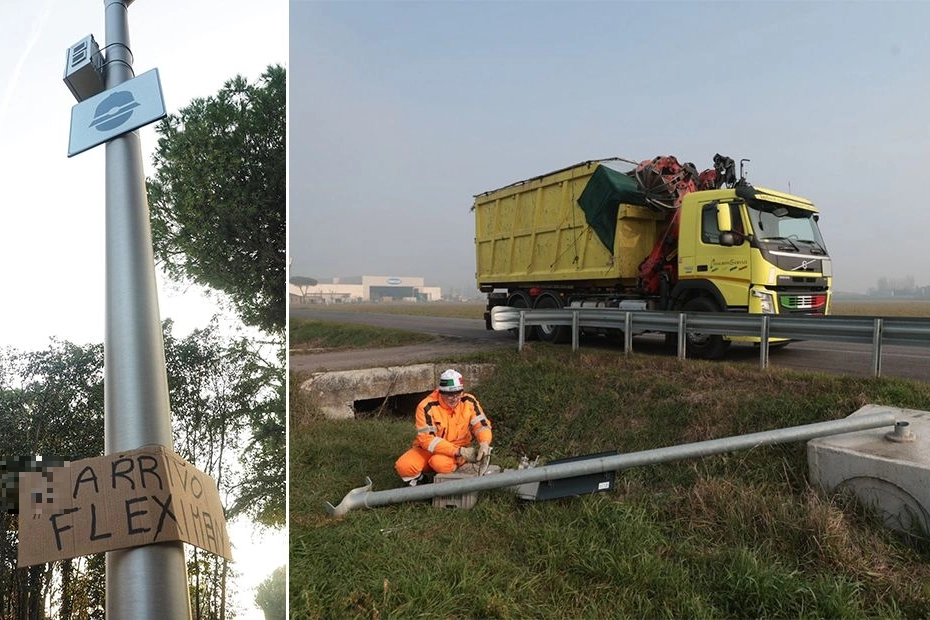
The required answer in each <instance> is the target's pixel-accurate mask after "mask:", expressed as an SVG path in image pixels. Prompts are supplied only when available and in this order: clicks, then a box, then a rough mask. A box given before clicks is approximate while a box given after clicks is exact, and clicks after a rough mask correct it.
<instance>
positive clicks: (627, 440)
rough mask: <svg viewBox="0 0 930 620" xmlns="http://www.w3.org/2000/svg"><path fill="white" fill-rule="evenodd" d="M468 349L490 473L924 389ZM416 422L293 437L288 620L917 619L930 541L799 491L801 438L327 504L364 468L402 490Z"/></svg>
mask: <svg viewBox="0 0 930 620" xmlns="http://www.w3.org/2000/svg"><path fill="white" fill-rule="evenodd" d="M468 361H484V362H490V363H494V364H496V367H497V371H496V372H495V373H494V374H493V375H492V376H491V377H489V378H488V379H487V380H485V381H484V382H483V383H482V384H481V385H479V386H476V387H475V388H474V390H473V391H474V392H475V394H476V395H477V396H478V398H479V399H480V400H481V402H482V404H483V405H484V407H485V409H486V411H487V413H488V415H489V417H490V418H491V419H492V421H493V422H494V430H495V442H494V443H495V453H494V457H495V459H494V460H495V462H496V463H497V464H498V465H501V466H503V467H513V466H514V465H515V464H516V463H517V460H518V459H519V457H520V456H521V455H527V456H529V457H530V458H534V457H535V456H537V455H541V456H542V457H543V458H544V459H550V460H551V459H555V458H559V457H562V456H568V455H578V454H589V453H594V452H599V451H604V450H618V451H620V452H629V451H636V450H642V449H648V448H654V447H661V446H666V445H671V444H675V443H682V442H692V441H699V440H703V439H709V438H716V437H723V436H727V435H736V434H740V433H747V432H754V431H759V430H765V429H770V428H778V427H784V426H793V425H798V424H805V423H810V422H816V421H821V420H828V419H838V418H842V417H845V416H846V415H848V414H849V413H851V412H852V411H854V410H856V409H857V408H859V407H860V406H861V405H863V404H865V403H878V404H888V405H895V406H900V407H906V408H915V409H924V408H926V407H927V403H928V402H930V386H928V385H927V384H923V383H916V382H908V381H902V380H894V379H885V378H880V379H874V378H859V377H835V376H826V375H813V374H799V373H796V372H792V371H787V370H782V369H777V368H770V369H768V370H767V371H764V372H762V371H759V370H758V369H756V368H755V366H754V365H740V364H734V363H728V362H722V363H721V362H717V363H704V362H699V361H686V362H679V361H678V360H675V359H667V358H655V357H646V356H639V355H632V356H622V355H620V356H618V355H616V354H615V353H612V352H609V353H600V352H581V353H574V354H573V353H572V352H571V350H570V349H569V348H568V347H548V346H543V345H539V344H537V345H534V346H533V347H530V348H528V349H527V350H525V351H524V352H523V353H522V354H520V353H517V352H516V351H512V350H507V351H496V352H493V353H484V354H480V355H476V356H472V357H470V358H468ZM294 406H297V407H303V408H306V409H308V410H310V411H312V409H313V403H312V402H306V401H296V402H295V401H292V407H294ZM412 436H413V421H412V416H411V419H406V418H404V419H395V418H390V417H377V418H370V419H361V420H354V421H326V420H320V419H316V420H315V421H313V422H312V424H311V426H310V427H309V428H306V429H303V430H301V431H297V430H293V431H292V436H291V444H290V493H291V496H290V546H291V558H290V603H291V607H290V617H291V618H294V619H298V618H406V617H413V616H416V617H430V618H434V617H436V618H521V619H522V618H643V617H649V618H655V617H664V618H749V617H752V618H758V617H777V618H800V617H803V618H841V617H842V618H873V617H882V618H915V617H930V545H928V544H926V543H915V542H913V541H912V542H911V543H909V544H907V543H905V542H904V541H902V540H900V539H899V538H898V537H897V536H896V535H894V534H892V533H891V532H889V531H887V530H885V529H884V528H882V527H881V526H879V525H877V524H876V523H875V522H874V520H873V519H872V518H871V517H870V516H869V515H868V514H867V513H865V512H864V511H863V510H861V509H860V508H859V507H858V506H856V505H855V504H853V503H852V502H850V501H848V500H846V499H842V498H839V499H837V498H833V499H830V498H825V497H823V496H821V495H820V494H819V493H817V492H816V491H815V490H813V489H811V488H810V486H809V485H808V482H807V479H806V472H807V465H806V458H805V449H804V446H803V445H802V444H791V445H786V446H778V447H768V448H759V449H756V450H751V451H744V452H739V453H733V454H729V455H721V456H714V457H706V458H702V459H697V460H691V461H686V462H680V463H670V464H665V465H656V466H651V467H642V468H636V469H630V470H626V471H624V472H620V473H619V474H618V484H617V488H616V490H615V491H613V492H610V493H602V494H598V495H595V496H588V497H584V498H576V499H562V500H554V501H550V502H539V503H532V502H524V501H522V500H519V499H518V498H516V497H515V496H514V495H513V494H511V493H510V492H508V491H504V490H498V491H489V492H482V493H481V494H480V495H479V501H478V503H477V505H476V506H475V508H474V509H472V510H462V511H455V510H442V509H437V508H432V506H431V505H430V502H416V503H409V504H398V505H393V506H386V507H381V508H376V509H372V510H360V511H355V512H351V513H349V514H348V515H347V516H346V517H344V518H342V519H338V520H337V519H331V518H330V517H328V516H327V515H326V514H325V511H324V508H323V502H324V501H330V502H333V503H338V502H339V501H340V500H341V499H342V497H343V496H344V495H345V494H346V492H348V490H349V489H351V488H353V487H356V486H359V485H361V484H363V483H364V480H365V476H370V477H371V478H372V480H373V481H374V488H375V490H381V489H387V488H393V487H398V486H400V482H399V480H398V479H397V477H396V474H395V473H394V471H393V467H392V465H393V462H394V459H395V458H397V456H398V455H400V453H401V452H402V451H403V450H404V449H406V447H407V446H408V445H409V443H410V440H411V439H412Z"/></svg>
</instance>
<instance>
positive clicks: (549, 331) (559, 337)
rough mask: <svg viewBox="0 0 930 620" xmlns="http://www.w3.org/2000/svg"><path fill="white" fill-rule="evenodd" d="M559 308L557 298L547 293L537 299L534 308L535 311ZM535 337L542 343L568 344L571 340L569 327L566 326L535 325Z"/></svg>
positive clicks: (560, 304) (559, 303) (560, 305)
mask: <svg viewBox="0 0 930 620" xmlns="http://www.w3.org/2000/svg"><path fill="white" fill-rule="evenodd" d="M561 307H562V302H561V301H560V300H559V299H558V297H555V296H553V295H549V294H548V293H546V294H543V295H540V296H539V297H537V298H536V305H535V306H534V308H535V309H537V310H549V309H553V308H555V309H559V308H561ZM536 335H537V336H538V337H539V339H540V340H542V341H543V342H568V341H569V340H570V339H571V336H572V332H571V327H568V326H566V325H537V326H536Z"/></svg>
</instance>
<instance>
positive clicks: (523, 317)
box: [491, 306, 930, 377]
mask: <svg viewBox="0 0 930 620" xmlns="http://www.w3.org/2000/svg"><path fill="white" fill-rule="evenodd" d="M537 325H555V326H560V325H564V326H570V327H571V333H572V350H577V349H578V346H579V335H580V332H581V330H582V329H585V328H588V329H594V328H597V329H617V330H621V331H622V332H623V333H624V351H625V352H626V353H630V352H631V351H632V350H633V335H634V334H637V333H644V332H667V333H677V334H678V358H679V359H684V358H685V353H686V346H685V343H686V338H685V336H686V334H687V333H702V334H714V335H727V336H751V337H756V338H759V343H760V346H759V365H760V367H761V368H763V369H764V368H766V367H767V366H768V362H769V346H770V341H771V339H789V340H814V341H832V342H847V343H856V344H870V345H872V372H873V374H874V375H875V376H876V377H877V376H880V375H881V360H882V346H883V345H886V344H888V345H903V346H922V347H930V319H926V318H907V317H860V316H824V317H794V316H780V315H770V314H732V313H727V312H697V313H694V312H692V313H686V312H671V311H666V312H658V311H656V312H653V311H649V312H646V311H636V310H619V309H616V308H561V309H546V310H527V309H524V308H511V307H508V306H497V307H495V308H493V309H492V311H491V326H492V327H493V328H494V329H495V330H508V329H515V330H517V335H518V344H517V347H518V349H519V350H523V346H524V344H525V342H526V328H527V327H533V326H537Z"/></svg>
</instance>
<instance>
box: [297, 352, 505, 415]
mask: <svg viewBox="0 0 930 620" xmlns="http://www.w3.org/2000/svg"><path fill="white" fill-rule="evenodd" d="M449 366H450V364H449V363H448V362H443V363H441V364H414V365H411V366H387V367H380V368H361V369H358V370H341V371H336V372H323V373H318V374H316V375H314V376H313V377H311V378H310V379H308V380H307V381H304V382H303V383H302V384H301V385H300V390H301V392H303V393H305V394H306V395H307V397H308V398H309V399H311V400H312V402H313V403H314V404H315V405H316V406H317V407H318V408H319V410H320V412H321V413H322V414H323V415H324V416H325V417H327V418H330V419H351V418H355V417H357V416H359V417H361V416H364V415H366V414H373V413H376V412H381V413H388V412H389V410H390V411H392V412H396V413H398V414H404V415H411V416H412V414H413V411H414V409H415V408H416V405H417V403H418V402H419V401H420V399H422V398H423V397H424V396H426V395H427V394H429V393H430V392H432V391H433V390H434V389H435V388H436V385H437V384H438V380H439V374H440V373H441V372H442V371H443V370H445V369H446V368H448V367H449ZM455 367H456V368H457V369H459V371H460V372H461V373H462V374H463V375H465V377H467V378H468V379H467V383H466V390H468V391H471V390H472V389H473V387H474V386H475V385H476V384H477V383H479V382H480V380H481V378H482V377H485V376H488V374H489V373H490V372H491V371H492V370H493V366H491V365H490V364H455Z"/></svg>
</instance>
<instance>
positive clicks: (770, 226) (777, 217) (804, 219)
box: [746, 205, 827, 254]
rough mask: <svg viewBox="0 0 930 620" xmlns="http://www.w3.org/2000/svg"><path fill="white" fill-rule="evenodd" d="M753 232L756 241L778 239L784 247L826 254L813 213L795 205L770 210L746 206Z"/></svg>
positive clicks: (774, 207) (779, 206)
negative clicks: (802, 248)
mask: <svg viewBox="0 0 930 620" xmlns="http://www.w3.org/2000/svg"><path fill="white" fill-rule="evenodd" d="M746 207H747V211H748V212H749V220H750V222H751V223H752V228H753V232H754V233H755V235H756V239H757V240H759V241H780V242H782V243H783V244H784V245H785V246H786V249H794V250H798V251H799V250H800V249H801V248H800V247H799V246H803V247H804V251H805V252H811V253H813V254H819V253H823V254H826V253H827V248H826V246H825V245H824V243H823V237H821V236H820V228H819V227H818V226H817V220H816V219H815V217H814V216H815V215H816V214H814V213H811V212H810V211H806V210H804V209H798V208H795V207H784V206H781V205H777V206H775V205H773V208H772V209H765V210H762V209H758V208H756V207H755V206H752V205H746Z"/></svg>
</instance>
